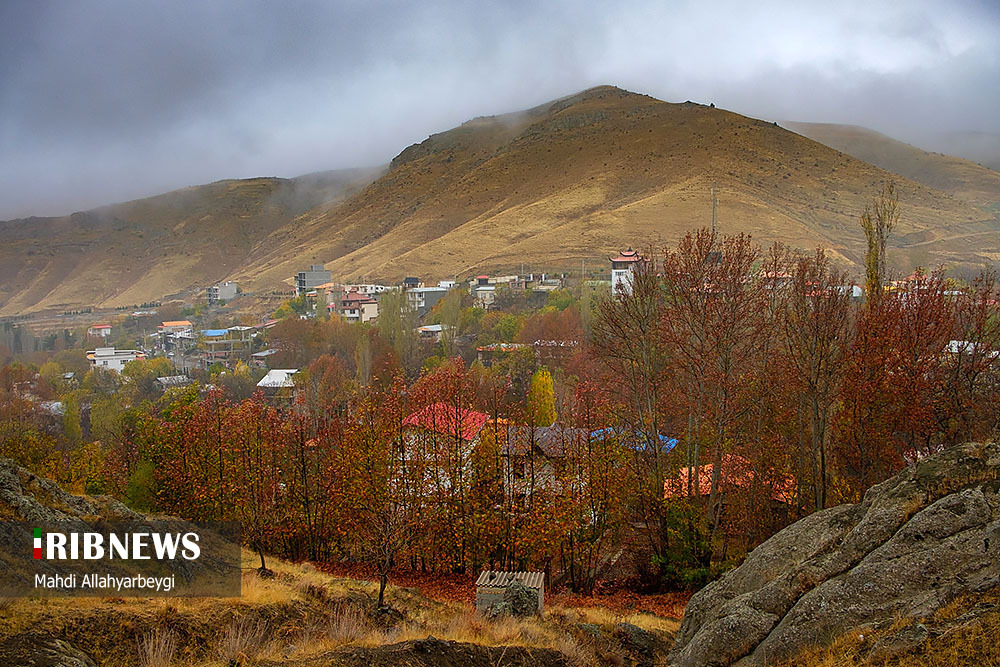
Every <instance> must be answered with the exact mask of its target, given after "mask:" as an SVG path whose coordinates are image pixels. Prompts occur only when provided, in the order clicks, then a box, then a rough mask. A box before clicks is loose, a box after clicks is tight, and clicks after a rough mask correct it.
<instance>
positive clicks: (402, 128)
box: [0, 0, 1000, 218]
mask: <svg viewBox="0 0 1000 667" xmlns="http://www.w3.org/2000/svg"><path fill="white" fill-rule="evenodd" d="M602 83H610V84H614V85H619V86H622V87H625V88H629V89H631V90H636V91H638V92H645V93H648V94H651V95H654V96H656V97H660V98H661V99H666V100H670V101H683V100H686V99H693V100H698V101H703V102H708V101H713V102H715V103H716V105H718V106H722V107H725V108H729V109H732V110H734V111H738V112H740V113H746V114H749V115H755V116H759V117H764V118H768V119H792V120H806V121H810V120H811V121H833V122H850V123H857V124H861V125H867V126H870V127H874V128H875V129H878V130H881V131H883V132H886V133H888V134H890V135H893V136H897V137H900V138H904V139H906V138H910V137H914V138H915V137H920V136H924V135H926V134H927V133H930V132H952V131H969V130H976V131H985V132H992V133H1000V114H997V113H996V110H997V109H998V108H1000V105H998V103H1000V11H998V9H997V7H996V6H995V5H994V4H993V3H992V2H989V1H988V0H983V1H982V2H979V3H976V2H930V1H922V0H911V1H909V2H906V3H891V4H890V3H872V2H855V1H848V2H840V3H828V4H827V6H824V5H820V4H818V3H802V2H795V1H792V0H789V1H787V2H770V3H763V4H761V3H755V4H750V3H745V2H731V1H724V2H714V3H706V2H671V3H663V2H657V1H655V0H639V1H636V2H626V3H621V4H618V3H582V2H580V3H577V2H570V1H568V0H566V1H562V2H558V1H557V2H548V3H535V2H528V1H526V0H525V1H515V2H507V3H503V2H494V3H468V2H460V1H457V0H456V1H455V2H433V3H410V2H381V3H374V2H364V1H362V0H350V1H347V2H340V3H336V4H334V3H329V2H305V1H293V2H281V3H272V2H267V3H265V2H251V1H245V0H244V1H237V0H228V1H223V0H218V1H214V2H208V3H203V2H193V1H191V2H165V3H158V4H157V3H134V2H126V1H124V0H122V1H120V2H108V1H102V0H90V1H88V2H85V3H74V2H69V1H68V0H60V1H51V2H38V1H32V0H25V1H22V0H13V1H11V0H8V1H7V2H4V3H0V218H8V217H14V216H23V215H28V214H38V215H52V214H60V213H65V212H69V211H71V210H78V209H82V208H86V207H90V206H94V205H98V204H102V203H108V202H111V201H117V200H122V199H128V198H133V197H139V196H145V195H148V194H154V193H157V192H162V191H165V190H169V189H172V188H176V187H182V186H185V185H191V184H196V183H202V182H207V181H211V180H217V179H220V178H236V177H248V176H256V175H281V176H294V175H297V174H301V173H305V172H309V171H314V170H321V169H331V168H337V167H350V166H364V165H373V164H378V163H384V162H387V161H388V160H389V159H391V158H392V157H393V155H395V154H396V153H397V152H398V151H399V150H401V149H402V148H403V147H405V146H406V145H408V144H410V143H412V142H415V141H420V140H422V139H423V138H424V137H426V136H427V135H428V134H430V133H432V132H436V131H440V130H443V129H447V128H449V127H451V126H454V125H456V124H458V123H460V122H462V121H464V120H467V119H468V118H471V117H473V116H477V115H484V114H493V113H501V112H505V111H511V110H515V109H520V108H524V107H528V106H531V105H534V104H538V103H540V102H543V101H545V100H547V99H551V98H554V97H558V96H561V95H565V94H569V93H572V92H575V91H577V90H580V89H583V88H586V87H588V86H592V85H596V84H602Z"/></svg>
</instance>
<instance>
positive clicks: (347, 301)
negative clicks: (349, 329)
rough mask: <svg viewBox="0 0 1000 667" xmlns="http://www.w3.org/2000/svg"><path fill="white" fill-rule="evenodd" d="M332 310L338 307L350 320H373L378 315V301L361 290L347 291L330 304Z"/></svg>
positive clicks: (363, 321) (362, 321) (342, 314)
mask: <svg viewBox="0 0 1000 667" xmlns="http://www.w3.org/2000/svg"><path fill="white" fill-rule="evenodd" d="M328 308H330V309H331V310H333V309H334V308H336V310H337V312H338V313H340V315H341V316H342V317H343V318H344V319H345V320H346V321H348V322H360V323H362V324H363V323H365V322H371V321H372V320H374V319H375V318H377V317H378V301H376V300H375V299H373V298H372V297H371V296H370V295H368V294H361V293H360V292H353V291H351V292H347V293H346V294H344V295H343V296H342V297H341V298H340V299H339V300H338V301H337V302H336V303H335V304H330V305H329V306H328Z"/></svg>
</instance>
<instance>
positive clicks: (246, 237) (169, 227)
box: [0, 170, 376, 315]
mask: <svg viewBox="0 0 1000 667" xmlns="http://www.w3.org/2000/svg"><path fill="white" fill-rule="evenodd" d="M375 176H376V174H375V173H374V172H373V171H372V170H367V171H365V170H349V171H340V172H324V173H319V174H311V175H308V176H303V177H300V178H296V179H290V180H289V179H280V178H255V179H248V180H227V181H219V182H217V183H212V184H210V185H202V186H196V187H191V188H185V189H183V190H177V191H174V192H169V193H167V194H163V195H159V196H156V197H150V198H148V199H140V200H136V201H132V202H127V203H123V204H115V205H112V206H106V207H103V208H99V209H94V210H92V211H86V212H79V213H73V214H72V215H68V216H63V217H57V218H26V219H20V220H11V221H7V222H0V239H2V243H0V314H3V315H9V314H14V313H20V312H30V311H37V310H45V309H56V310H66V309H74V308H80V307H84V306H114V305H119V304H132V303H142V302H144V301H152V300H155V299H159V298H161V297H164V296H167V295H170V294H174V293H177V292H180V291H182V290H185V289H191V288H202V287H204V286H205V285H207V284H210V283H214V282H216V281H218V280H221V279H223V278H225V277H226V276H228V275H230V274H231V273H232V272H233V271H235V270H236V269H237V268H239V267H241V266H242V265H243V264H244V263H245V262H246V261H247V258H248V257H249V256H250V255H251V253H252V251H253V250H254V249H255V247H256V246H257V245H258V244H259V243H261V241H262V239H264V238H266V237H267V236H268V235H269V234H270V233H272V232H274V231H275V230H278V229H281V228H282V227H283V226H284V225H287V224H288V223H289V221H290V220H292V219H293V218H294V217H295V216H296V215H299V214H301V213H303V212H304V211H307V210H310V209H312V208H314V207H315V206H317V205H319V204H322V203H324V202H331V201H337V200H338V199H339V198H342V197H344V196H346V195H348V194H350V193H351V192H353V191H354V190H356V189H358V188H359V187H360V186H363V185H365V184H367V183H369V182H370V181H371V180H372V179H374V178H375Z"/></svg>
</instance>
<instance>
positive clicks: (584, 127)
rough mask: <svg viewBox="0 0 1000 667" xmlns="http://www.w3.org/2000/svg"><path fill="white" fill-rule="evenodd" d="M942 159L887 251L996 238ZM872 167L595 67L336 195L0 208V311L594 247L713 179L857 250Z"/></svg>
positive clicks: (750, 213) (600, 258) (914, 195)
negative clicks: (18, 212)
mask: <svg viewBox="0 0 1000 667" xmlns="http://www.w3.org/2000/svg"><path fill="white" fill-rule="evenodd" d="M939 162H940V161H939ZM949 164H950V163H949ZM942 173H946V174H950V175H946V176H942V177H941V178H943V179H944V180H941V181H938V180H935V181H933V182H934V183H938V184H939V186H940V187H945V188H946V189H947V191H942V190H938V189H934V188H932V187H928V186H927V185H925V184H923V183H921V182H918V180H919V179H917V180H911V179H905V178H904V179H901V180H900V183H899V193H900V199H901V201H902V205H903V206H902V212H903V223H902V224H901V226H900V228H899V230H898V232H897V236H896V239H895V245H896V246H897V247H896V248H895V249H894V250H893V252H892V254H891V258H892V259H893V260H894V261H895V262H896V264H897V265H898V267H899V268H900V269H909V268H910V267H911V266H912V265H914V264H925V265H926V264H936V263H939V262H943V263H947V264H983V263H986V262H988V261H993V260H996V259H998V258H1000V219H998V218H997V216H996V214H995V212H994V211H990V210H987V209H984V208H982V207H980V206H977V205H976V204H975V203H969V202H968V201H966V200H965V199H962V198H961V197H964V196H968V197H970V198H971V199H973V200H974V201H975V202H980V201H986V200H990V198H991V197H993V194H991V193H993V192H994V191H993V190H992V188H993V187H994V186H993V185H991V182H990V181H989V179H987V178H985V177H984V176H983V173H982V171H976V170H969V169H966V170H964V171H963V170H952V171H951V172H948V171H947V170H944V171H942ZM989 173H992V172H989ZM918 175H919V174H918ZM891 177H892V176H890V174H889V173H887V172H885V171H883V170H881V169H879V168H878V167H875V166H872V165H870V164H868V163H866V162H863V161H861V160H858V159H856V158H853V157H851V156H849V155H846V154H844V153H841V152H839V151H837V150H834V149H831V148H829V147H827V146H824V145H822V144H820V143H817V142H815V141H812V140H809V139H806V138H805V137H802V136H800V135H798V134H795V133H793V132H789V131H788V130H785V129H782V128H780V127H777V126H776V125H775V124H773V123H765V122H762V121H758V120H754V119H751V118H746V117H744V116H741V115H739V114H735V113H731V112H728V111H723V110H721V109H715V108H709V107H705V106H701V105H697V104H691V103H685V104H668V103H666V102H661V101H659V100H655V99H653V98H650V97H647V96H644V95H636V94H633V93H628V92H626V91H622V90H619V89H617V88H612V87H608V86H604V87H599V88H594V89H591V90H588V91H584V92H582V93H579V94H577V95H573V96H570V97H568V98H565V99H562V100H557V101H555V102H552V103H548V104H545V105H542V106H539V107H537V108H535V109H531V110H528V111H525V112H519V113H512V114H507V115H504V116H495V117H486V118H477V119H475V120H472V121H469V122H467V123H464V124H463V125H461V126H459V127H457V128H454V129H452V130H448V131H446V132H442V133H441V134H436V135H434V136H432V137H430V138H428V139H427V140H426V141H424V142H422V143H420V144H416V145H414V146H411V147H409V148H407V149H406V150H404V151H403V152H402V153H401V154H400V155H399V156H398V157H397V158H396V159H395V160H394V161H393V165H392V168H391V169H390V171H389V172H388V173H386V174H385V175H383V176H382V177H381V178H379V179H378V180H376V181H375V182H374V183H371V184H370V185H369V186H368V187H366V188H364V189H363V190H361V191H360V192H357V193H356V194H354V195H353V196H348V197H346V198H343V199H338V198H337V197H336V196H331V193H330V191H322V189H321V191H322V192H324V194H323V195H322V196H316V195H315V192H314V190H315V188H314V186H313V185H309V184H306V183H303V182H301V181H280V180H278V179H251V180H248V181H222V182H220V183H214V184H212V185H208V186H202V187H199V188H191V189H188V190H184V191H178V192H174V193H169V194H167V195H162V196H160V197H154V198H151V199H148V200H141V201H138V202H131V203H128V204H120V205H116V206H112V207H107V208H104V209H99V210H96V211H91V212H87V213H83V214H75V215H74V216H68V217H65V218H54V219H31V220H28V221H13V222H7V223H0V235H2V238H3V240H4V243H2V244H0V315H8V314H13V313H17V312H26V311H32V310H41V309H57V310H64V309H70V308H77V307H82V306H87V305H95V306H97V305H116V304H130V303H140V302H142V301H146V300H152V299H156V298H161V297H163V296H166V295H170V294H174V293H178V292H180V291H182V290H185V289H192V288H195V287H201V286H204V285H205V284H208V283H211V282H214V281H216V280H219V279H222V278H226V277H231V278H235V279H237V280H239V281H240V282H241V284H242V285H244V287H246V288H249V289H265V290H267V289H273V288H274V287H276V286H278V285H281V284H282V282H284V281H287V280H288V279H289V277H290V276H291V275H293V274H294V272H295V271H297V270H299V269H301V268H302V266H304V265H306V264H309V263H314V262H325V263H327V264H328V268H330V269H332V271H333V272H334V274H335V275H336V276H337V277H338V278H358V277H362V276H364V277H367V278H372V279H385V280H395V279H399V278H401V277H403V276H404V275H418V276H423V277H425V278H428V279H440V278H445V277H449V276H452V275H455V274H462V275H468V274H469V273H472V272H480V271H487V272H494V271H498V270H509V269H519V268H520V266H521V265H522V263H523V264H524V265H525V266H526V267H530V268H533V269H553V268H563V269H573V270H576V269H579V267H580V260H581V259H584V258H586V259H587V260H588V262H590V263H591V266H594V265H595V263H599V264H600V266H604V265H605V263H606V255H607V254H608V253H612V252H614V251H615V250H616V249H618V248H619V247H621V246H624V245H628V244H632V245H638V246H644V245H647V244H650V243H662V242H670V241H672V240H674V239H676V238H677V237H678V236H680V235H681V234H682V233H684V232H685V231H688V230H690V229H693V228H697V227H699V226H703V225H707V224H709V222H710V220H711V195H710V191H711V187H712V185H713V184H715V185H717V187H718V193H719V221H720V229H721V230H722V231H724V232H731V233H732V232H749V233H752V234H753V235H754V237H755V238H757V239H758V240H760V241H761V242H764V243H767V242H769V241H772V240H778V241H783V242H786V243H789V244H792V245H795V246H799V247H804V248H812V247H815V246H816V245H823V246H826V247H829V248H832V249H833V250H834V252H835V253H836V254H837V255H838V256H839V257H840V259H841V261H842V262H843V263H844V264H847V265H854V266H857V265H858V264H859V262H860V259H861V255H862V245H863V244H862V237H861V235H860V233H859V231H858V225H857V217H858V214H859V213H860V212H861V210H862V209H863V207H864V205H865V204H866V202H867V201H868V200H869V199H870V197H871V196H872V194H873V193H874V192H876V191H877V190H878V188H879V186H880V184H881V183H882V182H883V181H885V180H886V179H888V178H891ZM914 178H916V176H914ZM921 178H924V177H923V176H921ZM924 180H925V181H927V182H931V181H929V180H928V178H924ZM356 184H357V181H353V182H352V183H349V184H347V187H345V188H342V189H341V190H340V191H339V192H344V191H345V190H350V187H349V186H350V185H356ZM341 185H344V183H341ZM970 193H971V194H970ZM956 195H961V196H956ZM996 199H1000V197H996V198H994V199H992V201H996Z"/></svg>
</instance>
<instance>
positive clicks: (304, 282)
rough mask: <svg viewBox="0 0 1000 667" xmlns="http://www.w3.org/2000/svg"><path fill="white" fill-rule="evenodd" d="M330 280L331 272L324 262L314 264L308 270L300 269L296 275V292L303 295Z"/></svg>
mask: <svg viewBox="0 0 1000 667" xmlns="http://www.w3.org/2000/svg"><path fill="white" fill-rule="evenodd" d="M328 282H330V272H329V271H327V270H326V269H324V268H323V265H322V264H312V265H311V266H310V267H309V270H308V271H299V273H298V275H297V276H296V277H295V293H296V295H297V296H302V295H303V294H305V293H306V292H309V291H311V290H314V289H316V288H317V287H319V286H320V285H325V284H326V283H328Z"/></svg>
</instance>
